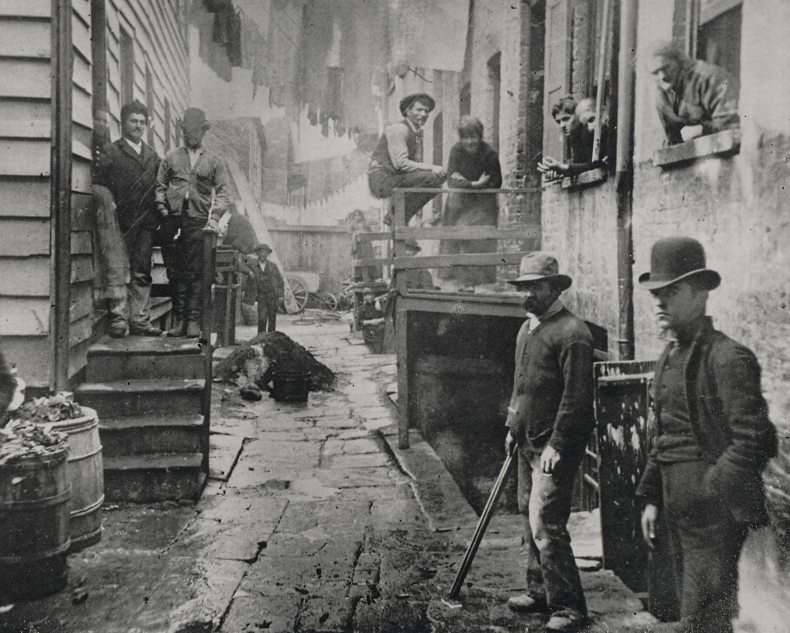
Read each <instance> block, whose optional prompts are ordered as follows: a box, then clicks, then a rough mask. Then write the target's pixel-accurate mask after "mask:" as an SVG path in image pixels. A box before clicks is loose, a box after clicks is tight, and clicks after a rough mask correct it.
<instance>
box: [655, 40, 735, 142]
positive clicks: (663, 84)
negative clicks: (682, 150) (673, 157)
mask: <svg viewBox="0 0 790 633" xmlns="http://www.w3.org/2000/svg"><path fill="white" fill-rule="evenodd" d="M648 71H649V72H650V73H651V74H652V75H653V76H654V77H655V80H656V86H657V91H656V108H657V109H658V117H659V119H661V124H662V125H663V126H664V132H665V133H666V136H667V144H668V145H675V144H677V143H682V142H683V141H688V140H690V139H692V138H695V137H697V136H703V135H705V134H713V133H714V132H720V131H722V130H726V129H729V128H737V127H738V126H739V125H740V120H739V118H738V85H737V83H736V81H735V80H734V78H733V77H732V76H730V74H729V73H728V72H727V71H726V70H724V69H723V68H719V67H718V66H714V65H713V64H709V63H707V62H704V61H702V60H699V59H691V58H690V57H689V56H688V55H686V54H685V53H684V52H683V51H682V50H681V49H680V48H679V47H678V46H677V44H675V43H673V42H656V43H654V44H653V46H652V51H651V55H650V56H649V57H648Z"/></svg>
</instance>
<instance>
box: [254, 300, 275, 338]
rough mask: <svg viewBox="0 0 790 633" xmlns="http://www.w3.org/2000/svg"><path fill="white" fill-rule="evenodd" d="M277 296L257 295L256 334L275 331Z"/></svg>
mask: <svg viewBox="0 0 790 633" xmlns="http://www.w3.org/2000/svg"><path fill="white" fill-rule="evenodd" d="M277 303H278V302H277V295H273V294H268V293H261V294H260V295H258V334H260V333H261V332H274V331H276V330H277Z"/></svg>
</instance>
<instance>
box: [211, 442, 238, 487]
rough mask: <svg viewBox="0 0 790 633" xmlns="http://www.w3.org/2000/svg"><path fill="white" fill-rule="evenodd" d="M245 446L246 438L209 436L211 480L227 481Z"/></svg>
mask: <svg viewBox="0 0 790 633" xmlns="http://www.w3.org/2000/svg"><path fill="white" fill-rule="evenodd" d="M242 446H244V438H243V437H239V436H236V435H220V434H216V433H212V434H211V435H210V436H209V456H208V463H209V471H208V476H209V479H219V480H220V481H227V480H228V478H230V472H231V471H232V470H233V466H234V465H235V464H236V460H237V459H238V457H239V454H240V453H241V448H242Z"/></svg>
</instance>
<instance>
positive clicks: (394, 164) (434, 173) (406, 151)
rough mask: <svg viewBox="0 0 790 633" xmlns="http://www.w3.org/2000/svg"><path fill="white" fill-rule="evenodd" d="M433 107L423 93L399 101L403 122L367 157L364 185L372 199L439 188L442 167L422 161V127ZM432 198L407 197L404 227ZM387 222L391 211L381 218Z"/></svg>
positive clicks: (387, 132)
mask: <svg viewBox="0 0 790 633" xmlns="http://www.w3.org/2000/svg"><path fill="white" fill-rule="evenodd" d="M435 107H436V102H435V101H434V100H433V97H431V96H430V95H427V94H425V93H416V94H412V95H409V96H408V97H405V98H404V99H402V100H401V102H400V112H401V114H402V115H403V121H398V122H397V123H393V124H392V125H388V126H387V127H386V129H385V130H384V134H382V136H381V138H380V139H379V140H378V143H376V147H375V148H374V149H373V155H372V156H371V162H370V167H369V169H368V185H369V186H370V193H371V194H372V195H373V196H374V197H376V198H389V197H390V195H391V194H392V190H393V189H395V188H396V187H402V188H426V189H435V188H438V187H441V186H442V183H443V182H444V181H445V179H446V178H447V172H446V171H445V170H444V168H443V167H442V166H441V165H431V164H429V163H424V162H423V148H422V137H423V132H422V131H423V126H424V125H425V122H426V121H427V120H428V115H429V114H430V113H431V112H432V111H433V109H434V108H435ZM435 196H436V194H435V193H410V194H407V195H406V224H408V223H409V220H411V219H412V218H413V217H414V216H415V215H416V214H417V212H418V211H419V210H420V209H422V208H423V207H424V206H425V205H426V204H427V203H428V202H429V201H430V200H431V199H432V198H434V197H435ZM391 221H392V211H390V212H389V213H388V214H387V216H386V217H385V218H384V222H385V223H386V224H389V223H390V222H391Z"/></svg>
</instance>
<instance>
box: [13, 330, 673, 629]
mask: <svg viewBox="0 0 790 633" xmlns="http://www.w3.org/2000/svg"><path fill="white" fill-rule="evenodd" d="M284 321H285V323H284V324H283V326H282V329H283V331H284V332H285V333H286V334H288V335H289V336H291V337H292V338H293V339H294V340H296V341H298V342H299V343H301V344H302V345H304V346H305V347H307V348H308V349H310V350H311V351H312V352H313V353H314V354H315V355H316V356H317V357H318V358H319V360H321V361H322V362H324V363H325V364H326V365H328V366H329V367H330V368H331V369H333V370H334V371H335V372H336V373H337V374H338V376H339V381H338V388H337V390H336V391H334V392H331V393H311V394H310V399H309V402H308V403H307V404H305V405H287V404H285V405H284V404H279V403H276V402H274V401H273V400H271V399H269V398H268V397H265V398H264V399H263V400H262V401H261V402H257V403H249V402H243V401H241V400H240V399H239V398H238V396H237V395H236V394H235V393H234V391H233V390H232V389H230V388H227V387H223V386H218V387H217V389H216V391H215V398H214V407H215V411H214V413H213V416H212V431H213V433H214V434H213V435H212V446H213V452H212V474H213V477H214V478H213V479H212V480H211V481H210V482H209V484H208V486H207V488H206V490H205V492H204V494H203V496H202V497H201V499H200V501H199V502H198V503H197V504H196V505H192V504H183V505H180V504H154V505H145V506H139V505H135V506H120V507H119V506H110V507H108V508H107V509H106V512H105V532H104V537H103V540H102V542H101V543H100V544H99V545H97V546H94V547H92V548H89V549H88V550H86V551H84V552H82V553H80V554H77V555H73V556H71V557H70V568H71V569H70V580H69V587H68V589H66V590H64V591H62V592H60V593H58V594H56V595H54V596H50V597H48V598H46V599H43V600H37V601H32V602H29V603H25V604H20V605H16V606H15V607H14V608H12V609H11V610H10V611H8V612H7V613H5V614H2V615H0V631H3V632H5V631H13V632H14V633H17V632H27V633H50V632H52V633H54V632H67V633H72V632H73V633H78V632H79V633H90V632H96V633H115V632H123V633H129V632H132V633H142V632H146V633H147V632H149V631H151V632H159V631H162V632H167V633H197V632H210V631H221V632H222V633H259V632H264V631H265V632H267V633H286V632H287V633H307V632H324V633H335V632H336V633H341V632H352V631H353V632H359V633H367V632H371V633H372V632H381V633H385V632H386V633H389V632H393V633H394V632H399V631H402V632H404V633H406V632H408V633H421V632H423V631H424V632H429V631H430V632H436V633H443V632H445V631H446V632H450V631H454V632H459V631H461V632H463V631H470V632H471V631H492V632H494V631H496V632H506V631H508V632H516V631H519V632H520V631H525V629H526V630H532V631H537V630H540V629H541V626H540V625H541V623H542V622H543V621H544V619H545V618H544V617H543V616H534V615H533V616H523V615H517V614H513V613H512V612H510V611H509V610H508V609H507V608H506V607H505V606H504V602H505V599H506V597H507V596H508V595H510V594H511V593H513V592H516V591H518V590H519V589H521V587H520V583H521V574H520V573H519V569H518V549H519V542H520V539H519V536H518V535H519V529H518V519H517V517H507V516H505V517H495V518H494V521H493V522H492V524H491V526H490V528H489V530H488V533H487V536H486V539H485V540H484V542H483V545H482V547H481V550H480V552H479V553H478V555H477V558H476V559H475V563H474V566H473V567H472V571H471V573H470V574H469V577H468V579H467V583H466V586H465V588H464V590H463V594H462V602H463V607H462V608H459V609H450V608H448V607H447V606H446V605H445V604H444V603H443V602H442V600H441V599H442V598H443V597H445V596H446V595H447V592H448V591H449V587H450V585H451V584H452V581H453V578H454V574H455V571H456V568H457V565H458V564H459V562H460V560H461V558H462V557H463V553H464V550H465V548H466V544H467V541H468V539H469V538H470V536H471V533H472V531H473V529H474V525H475V522H476V518H477V517H476V516H475V514H474V512H473V511H472V509H471V507H470V506H469V505H468V503H467V502H466V501H465V500H464V499H463V497H462V496H461V495H460V491H459V490H458V487H457V486H456V485H455V483H454V482H453V481H452V479H451V478H450V476H449V474H448V473H447V471H446V470H445V469H444V467H443V466H442V465H441V463H440V462H439V461H438V458H437V457H436V455H435V453H433V451H432V450H431V449H430V447H428V445H427V444H426V443H425V442H423V441H422V440H421V438H420V437H419V435H418V434H417V433H416V432H413V435H412V448H411V449H409V450H408V451H399V450H398V449H397V446H396V445H395V442H392V441H390V440H392V439H393V438H394V436H395V434H396V429H395V427H394V426H393V423H394V420H395V415H394V413H395V412H394V408H393V407H392V405H391V404H390V403H389V400H388V399H387V397H386V394H385V387H386V385H388V384H390V383H392V382H393V381H394V380H395V373H396V367H395V365H394V357H392V356H375V355H371V354H369V353H368V351H367V349H366V347H365V346H364V345H361V344H359V341H351V340H350V339H349V338H348V332H349V328H348V325H347V324H346V323H344V322H337V321H321V320H316V319H312V320H311V319H308V318H305V317H302V318H298V319H296V318H293V317H291V318H288V319H285V320H284ZM252 334H254V332H252V331H249V332H248V331H246V330H244V329H241V330H240V332H239V337H240V338H244V337H245V335H246V336H251V335H252ZM582 547H583V543H582ZM597 567H598V566H597V565H595V564H593V565H592V566H591V569H596V568H597ZM583 576H584V583H585V588H586V592H587V595H588V600H589V602H590V609H591V614H592V615H593V618H594V623H593V625H592V626H591V627H590V629H589V630H590V631H595V632H598V631H652V630H655V631H659V630H661V627H656V626H655V623H654V622H653V620H652V618H651V617H650V616H649V615H648V614H647V613H645V612H644V611H643V609H642V605H641V603H640V602H639V600H637V599H636V598H635V596H634V595H633V594H631V593H630V592H629V591H628V590H627V589H625V587H624V586H623V585H622V584H621V583H620V582H619V580H617V579H616V578H615V577H614V576H612V575H611V574H610V573H608V572H601V571H593V572H590V573H584V574H583Z"/></svg>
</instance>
